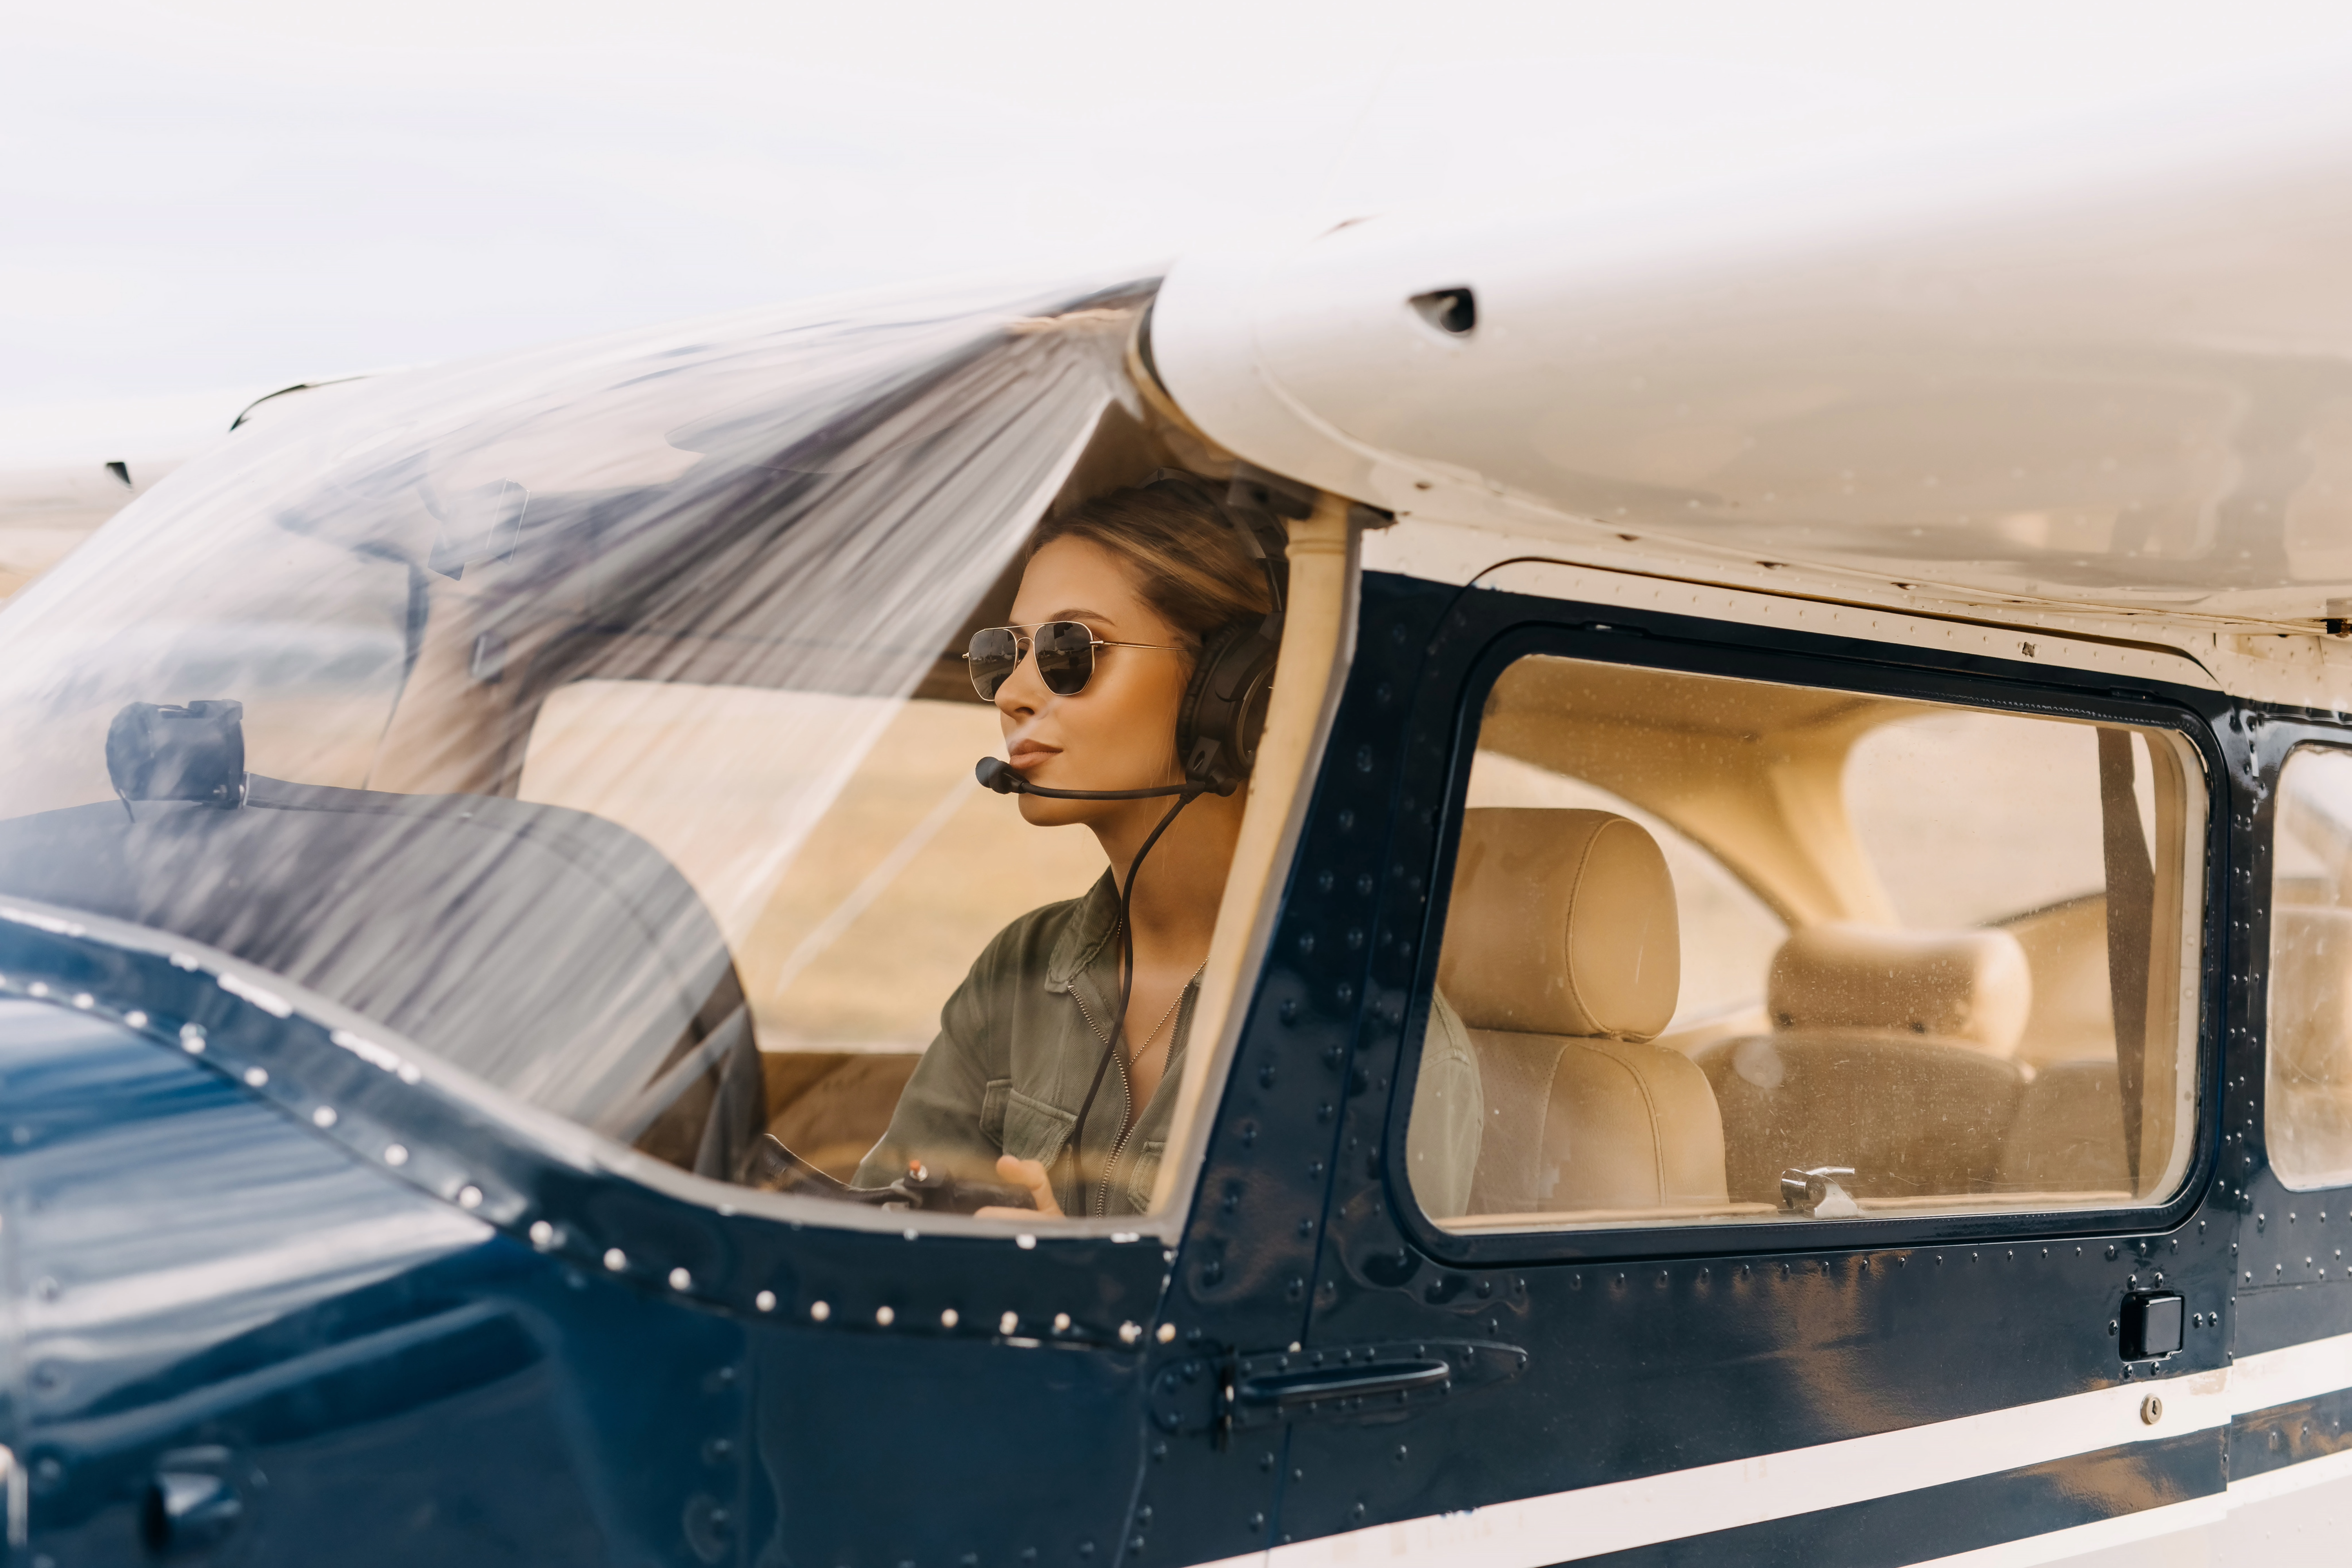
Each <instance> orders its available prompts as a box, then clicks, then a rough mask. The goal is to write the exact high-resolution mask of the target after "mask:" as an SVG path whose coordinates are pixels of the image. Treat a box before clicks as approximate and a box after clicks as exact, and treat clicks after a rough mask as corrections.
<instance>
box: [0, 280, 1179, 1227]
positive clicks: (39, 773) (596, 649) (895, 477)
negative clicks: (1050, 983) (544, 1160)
mask: <svg viewBox="0 0 2352 1568" xmlns="http://www.w3.org/2000/svg"><path fill="white" fill-rule="evenodd" d="M1149 297H1150V284H1149V283H1119V284H1113V285H1110V286H1108V287H1082V288H1069V289H1059V290H1033V291H1029V292H1026V293H1024V292H1022V291H1020V290H1013V289H1006V290H999V291H997V292H995V293H990V294H975V293H966V294H963V295H959V296H955V297H939V296H925V297H915V298H908V297H900V298H896V299H888V300H880V301H878V302H876V301H867V302H865V303H860V304H853V305H850V306H836V305H821V306H818V307H814V308H805V307H804V308H802V309H800V310H794V311H792V312H788V313H771V314H768V315H763V316H759V317H751V318H737V319H731V320H727V321H718V322H705V323H698V324H694V325H689V326H687V327H683V328H671V329H665V330H662V331H649V332H642V333H636V334H631V335H627V336H622V337H615V338H610V339H606V340H602V341H598V342H591V343H587V344H584V345H570V346H566V347H563V348H561V349H555V350H548V351H541V352H535V353H524V354H520V355H514V356H509V357H507V358H504V359H501V360H499V361H496V362H491V363H479V364H474V365H468V366H461V367H456V368H452V369H447V370H436V371H433V372H426V373H413V374H405V375H402V376H398V377H393V378H388V379H385V380H383V381H380V382H374V383H368V384H360V385H358V386H356V387H347V388H343V389H340V390H338V391H336V392H335V393H334V394H333V395H331V396H326V395H320V397H319V398H318V401H317V404H316V405H315V406H314V407H312V408H310V409H308V410H305V409H304V408H303V406H302V405H301V400H300V399H299V398H297V399H291V400H289V402H288V405H287V406H286V407H285V408H284V410H283V411H282V412H281V411H279V410H278V409H277V408H276V407H275V406H274V405H273V407H272V408H271V410H270V412H269V416H268V418H265V419H263V420H260V421H258V422H257V424H256V426H255V427H254V428H253V429H251V430H250V431H245V432H240V433H239V434H237V435H236V436H235V437H232V438H231V439H230V440H229V441H227V442H226V443H225V444H224V445H223V446H222V447H220V448H219V449H217V450H216V451H215V452H214V453H213V454H211V455H210V456H208V457H207V458H205V459H203V460H201V461H199V462H198V463H196V464H194V465H192V466H191V467H190V468H188V469H186V470H184V472H183V473H181V474H180V475H179V476H177V477H176V478H175V479H173V481H172V482H171V483H170V484H169V485H168V486H166V487H164V488H163V489H160V490H158V491H157V492H156V493H155V494H154V495H153V496H152V498H150V499H148V500H143V501H142V502H141V503H140V504H139V505H137V506H135V507H133V508H131V510H128V511H126V512H125V513H124V514H123V515H122V516H121V518H120V519H118V520H117V521H114V522H113V523H111V524H110V525H109V526H108V527H107V528H106V529H105V530H104V531H102V532H101V533H100V535H99V536H98V537H97V538H95V539H94V540H93V541H92V542H90V543H89V545H88V546H87V547H86V548H85V549H83V550H82V551H81V552H79V553H78V554H77V555H76V556H75V557H74V558H73V559H72V560H71V561H70V562H69V563H68V564H67V565H66V566H65V567H63V568H62V569H61V570H59V571H58V573H56V574H54V575H53V576H51V577H50V578H48V579H47V580H46V581H45V582H43V583H42V584H39V585H38V587H37V589H35V590H34V591H31V592H28V593H27V594H26V595H23V596H22V597H21V598H20V599H19V600H18V601H16V603H14V604H12V605H10V606H9V608H8V610H7V612H6V614H5V616H0V725H5V733H6V735H7V744H6V746H5V748H0V891H6V892H12V893H15V894H17V895H19V896H24V897H28V898H35V899H40V900H47V901H49V902H53V903H57V904H62V905H68V906H72V907H75V908H78V909H82V910H90V911H93V912H96V913H100V914H103V915H108V916H112V917H116V918H120V919H125V920H129V921H135V922H137V923H139V924H142V925H144V926H149V927H152V928H157V929H160V930H163V931H169V932H172V933H174V934H177V935H181V936H184V937H187V938H191V939H194V940H195V941H197V942H205V943H207V944H210V945H211V946H214V947H215V948H219V949H223V950H226V952H230V953H233V954H235V955H236V956H238V957H240V958H242V959H245V960H247V961H248V962H250V963H255V964H258V965H260V966H262V967H264V968H266V969H268V970H270V971H272V972H274V973H278V974H281V975H284V976H286V977H288V978H289V979H291V980H293V981H295V982H297V983H299V984H301V985H304V986H307V987H310V989H312V990H314V991H316V992H319V993H321V994H325V995H326V996H328V997H330V998H331V999H333V1000H334V1001H336V1002H338V1003H341V1004H342V1005H346V1006H349V1007H351V1008H353V1009H356V1010H357V1011H359V1012H360V1013H362V1014H364V1015H366V1016H369V1017H371V1018H373V1019H376V1020H379V1021H381V1022H382V1023H383V1024H384V1025H385V1026H388V1027H389V1028H391V1029H393V1030H396V1031H398V1032H399V1033H401V1034H403V1035H405V1036H406V1037H409V1038H411V1039H413V1040H414V1041H415V1042H417V1043H418V1044H419V1045H421V1046H423V1047H425V1048H426V1049H427V1050H429V1051H432V1052H434V1053H436V1055H438V1056H439V1057H441V1058H443V1059H445V1060H446V1061H448V1062H451V1063H453V1064H455V1065H457V1067H460V1068H464V1069H466V1070H467V1072H469V1073H471V1074H473V1075H475V1076H476V1077H477V1078H478V1079H483V1080H487V1081H488V1082H489V1083H491V1084H493V1085H496V1086H498V1087H499V1088H501V1089H505V1090H507V1091H509V1092H510V1093H513V1094H516V1095H519V1096H520V1097H522V1098H524V1099H526V1100H530V1101H531V1102H533V1103H535V1104H537V1105H539V1106H541V1107H543V1108H545V1109H547V1110H552V1111H555V1112H558V1113H560V1114H562V1115H563V1116H566V1117H569V1118H571V1119H572V1120H575V1121H579V1122H582V1123H583V1124H585V1125H587V1126H589V1127H592V1128H594V1129H596V1130H597V1131H601V1132H604V1133H605V1134H607V1135H609V1136H611V1137H613V1138H614V1139H616V1140H619V1141H621V1142H626V1143H630V1144H633V1145H635V1146H636V1147H637V1148H639V1149H641V1150H643V1151H646V1152H649V1153H652V1154H655V1155H656V1156H658V1157H660V1158H662V1159H665V1160H667V1161H669V1162H671V1163H675V1164H677V1165H678V1166H680V1167H682V1168H685V1169H688V1170H692V1171H695V1172H698V1173H702V1174H705V1175H709V1176H716V1177H719V1178H721V1179H728V1180H737V1181H753V1182H756V1183H758V1184H761V1185H766V1186H770V1187H774V1188H778V1189H780V1190H810V1191H833V1190H834V1189H832V1188H831V1187H830V1186H829V1183H830V1182H833V1181H847V1180H851V1179H853V1178H854V1177H855V1176H856V1172H857V1170H858V1166H859V1163H860V1161H861V1159H862V1158H863V1156H864V1155H865V1154H866V1151H867V1150H868V1149H869V1148H870V1147H871V1146H872V1145H873V1144H874V1142H875V1141H876V1138H877V1135H878V1134H879V1133H880V1131H882V1128H883V1127H884V1125H885V1124H886V1123H887V1121H888V1119H889V1117H890V1114H891V1111H892V1108H893V1106H894V1105H895V1104H896V1102H897V1100H898V1095H899V1092H900V1090H901V1089H902V1087H903V1086H904V1084H905V1083H906V1081H907V1079H908V1075H909V1073H910V1072H911V1070H912V1068H913V1067H914V1065H915V1063H916V1061H917V1060H918V1059H919V1055H920V1053H921V1052H922V1051H923V1050H924V1049H925V1047H926V1046H927V1045H928V1044H929V1042H930V1040H931V1039H932V1037H933V1036H934V1034H935V1032H936V1031H937V1030H938V1028H939V1026H940V1009H941V1006H942V1004H943V1003H944V1002H945V1000H946V999H947V997H948V996H949V995H950V993H952V992H953V991H954V990H955V988H956V987H957V985H958V984H959V983H960V982H961V981H962V979H963V978H964V976H965V973H966V972H967V970H968V968H969V966H970V965H971V963H972V962H973V959H974V957H975V956H976V955H977V954H978V953H979V952H980V951H981V950H982V947H983V946H984V945H985V943H986V942H988V940H989V938H990V937H991V936H992V935H993V934H994V933H995V932H996V931H998V930H1000V929H1001V928H1003V926H1004V925H1005V924H1006V923H1007V922H1008V921H1011V920H1013V919H1014V918H1015V917H1017V916H1019V915H1021V914H1022V913H1023V912H1024V911H1026V910H1034V909H1036V908H1037V907H1039V906H1041V905H1045V904H1048V903H1052V902H1054V901H1055V900H1071V899H1075V898H1077V897H1079V896H1081V895H1084V894H1086V893H1087V890H1088V889H1089V887H1090V886H1092V885H1093V884H1094V883H1095V882H1096V880H1097V879H1098V877H1099V876H1100V874H1101V871H1102V869H1103V867H1102V861H1101V857H1100V855H1099V853H1098V852H1097V850H1096V848H1095V847H1094V841H1093V838H1092V837H1091V836H1090V835H1087V834H1085V833H1083V832H1082V831H1080V830H1078V829H1075V828H1071V829H1062V830H1058V831H1052V830H1041V829H1034V828H1030V827H1028V826H1025V825H1024V824H1023V823H1022V822H1021V821H1020V818H1019V816H1018V813H1017V811H1016V809H1015V804H1014V803H1013V801H1011V800H1008V799H1004V798H1002V797H999V796H995V795H988V794H986V793H985V792H983V791H982V790H980V789H979V788H977V787H976V786H975V785H974V784H973V782H972V774H971V769H972V765H973V763H974V761H975V760H976V759H977V758H980V757H982V756H985V755H989V754H991V753H992V752H1000V751H1001V748H1002V740H1001V737H1000V734H999V729H998V722H997V716H996V713H995V711H994V710H993V709H992V708H991V707H989V706H987V705H986V704H983V703H982V702H980V701H979V700H977V699H976V697H975V696H974V694H973V692H972V690H971V684H970V682H969V680H968V679H967V678H966V675H965V671H964V668H963V664H962V661H961V659H960V658H957V657H955V655H956V654H957V652H958V650H960V649H961V647H963V645H964V641H965V639H966V638H967V637H969V636H970V633H971V629H972V628H973V627H975V626H982V625H990V624H995V623H996V622H999V621H1002V620H1003V618H1004V610H1005V605H1006V604H1007V602H1009V599H1010V596H1011V594H1012V592H1013V582H1014V580H1015V577H1016V575H1017V568H1018V565H1019V563H1020V560H1021V559H1022V556H1023V553H1024V551H1023V547H1024V541H1025V540H1026V538H1027V536H1028V535H1029V533H1030V531H1032V529H1033V528H1034V526H1035V525H1036V523H1037V522H1038V521H1040V519H1041V518H1042V517H1043V516H1045V514H1046V513H1047V511H1048V510H1049V509H1051V508H1054V507H1056V506H1057V505H1061V504H1066V503H1067V501H1068V500H1070V499H1071V498H1072V497H1074V496H1079V495H1082V494H1083V493H1086V492H1087V491H1088V490H1089V489H1095V490H1099V489H1102V488H1106V487H1108V486H1109V485H1114V484H1119V483H1129V482H1133V481H1134V480H1135V479H1138V478H1139V477H1140V476H1141V475H1143V474H1145V473H1148V472H1149V471H1150V468H1152V467H1153V466H1154V465H1155V464H1157V463H1160V462H1163V461H1165V460H1166V455H1165V454H1164V453H1161V452H1160V451H1157V450H1156V449H1155V448H1154V446H1153V441H1152V438H1151V437H1150V436H1149V435H1148V434H1147V432H1146V430H1145V427H1144V426H1143V425H1142V424H1141V423H1139V410H1138V409H1137V408H1136V407H1135V405H1133V403H1132V398H1133V393H1132V388H1131V387H1130V386H1129V384H1128V383H1127V381H1126V380H1125V377H1124V374H1123V371H1122V368H1121V367H1122V364H1123V356H1124V353H1125V351H1126V346H1127V343H1128V342H1129V338H1130V337H1131V335H1132V332H1133V329H1134V325H1135V319H1136V315H1137V312H1139V310H1141V308H1142V306H1143V305H1144V303H1145V302H1146V301H1147V300H1148V299H1149ZM763 1134H772V1135H773V1136H774V1142H770V1140H769V1139H768V1138H767V1137H763ZM785 1149H788V1150H789V1151H790V1153H789V1155H784V1154H782V1153H780V1152H779V1151H781V1150H785ZM868 1184H869V1185H870V1182H869V1183H868ZM930 1195H931V1196H932V1197H933V1198H935V1199H936V1198H937V1197H938V1194H930ZM950 1206H960V1207H966V1208H968V1207H970V1206H971V1204H970V1203H969V1202H961V1203H956V1204H952V1205H950Z"/></svg>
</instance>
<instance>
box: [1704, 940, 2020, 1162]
mask: <svg viewBox="0 0 2352 1568" xmlns="http://www.w3.org/2000/svg"><path fill="white" fill-rule="evenodd" d="M2031 1003H2032V976H2031V973H2030V972H2029V970H2028V968H2027V966H2026V962H2025V954H2024V952H2023V951H2022V950H2021V948H2020V947H2019V946H2018V944H2017V941H2016V939H2015V938H2013V937H2011V936H2010V935H2009V934H2008V933H2007V932H2006V931H1953V932H1948V933H1947V932H1938V933H1925V932H1916V931H1882V930H1875V929H1872V928H1868V927H1863V926H1853V925H1841V924H1825V925H1819V926H1812V927H1809V928H1807V929H1806V930H1803V931H1798V932H1795V933H1794V934H1792V935H1791V936H1790V938H1789V940H1788V941H1787V942H1784V943H1782V944H1781V948H1780V952H1778V953H1777V954H1775V955H1774V957H1773V960H1772V969H1771V973H1770V975H1769V979H1768V981H1767V984H1766V995H1765V1006H1766V1011H1767V1012H1768V1013H1769V1015H1770V1016H1771V1018H1772V1023H1773V1031H1772V1033H1771V1034H1769V1035H1758V1036H1751V1037H1748V1038H1746V1039H1740V1040H1726V1041H1722V1042H1720V1043H1718V1044H1717V1045H1714V1046H1710V1047H1706V1049H1705V1050H1702V1051H1700V1052H1699V1053H1698V1054H1697V1056H1696V1058H1695V1059H1696V1062H1697V1064H1698V1066H1699V1067H1700V1068H1701V1069H1702V1070H1704V1072H1705V1073H1706V1078H1707V1080H1708V1082H1709V1083H1710V1084H1712V1085H1713V1086H1714V1089H1715V1095H1716V1100H1717V1105H1718V1106H1719V1107H1720V1108H1721V1110H1722V1115H1723V1126H1724V1143H1725V1166H1726V1174H1727V1178H1728V1182H1729V1185H1730V1190H1731V1195H1732V1196H1733V1197H1734V1198H1736V1199H1740V1200H1743V1201H1747V1202H1753V1203H1772V1202H1776V1201H1777V1200H1778V1198H1779V1195H1780V1175H1781V1173H1782V1172H1784V1171H1789V1170H1803V1169H1812V1168H1816V1167H1820V1166H1823V1165H1834V1166H1847V1167H1851V1168H1852V1169H1853V1173H1854V1174H1853V1177H1852V1178H1851V1179H1843V1178H1842V1179H1841V1181H1842V1184H1843V1187H1844V1189H1845V1191H1846V1192H1848V1193H1849V1194H1852V1195H1853V1196H1855V1197H1863V1198H1870V1197H1877V1198H1905V1197H1924V1196H1932V1195H1936V1194H1966V1193H1975V1192H1986V1191H1989V1190H1990V1189H1991V1187H1992V1184H1993V1182H1994V1179H1995V1174H1996V1168H1997V1166H1998V1165H1999V1163H2000V1157H2001V1152H2002V1148H2003V1144H2004V1142H2005V1140H2006V1139H2007V1137H2008V1134H2009V1130H2010V1126H2011V1121H2013V1119H2014V1118H2015V1116H2016V1113H2017V1105H2018V1097H2019V1094H2020V1092H2021V1089H2022V1088H2023V1084H2024V1079H2025V1074H2024V1072H2023V1071H2022V1070H2021V1068H2018V1067H2017V1066H2016V1064H2014V1063H2013V1062H2011V1060H2010V1059H2009V1058H2010V1056H2011V1053H2012V1052H2013V1051H2014V1050H2015V1049H2016V1048H2017V1042H2018V1039H2019V1037H2020V1036H2021V1034H2022V1032H2023V1030H2024V1026H2025V1017H2026V1014H2027V1012H2028V1010H2029V1007H2030V1005H2031Z"/></svg>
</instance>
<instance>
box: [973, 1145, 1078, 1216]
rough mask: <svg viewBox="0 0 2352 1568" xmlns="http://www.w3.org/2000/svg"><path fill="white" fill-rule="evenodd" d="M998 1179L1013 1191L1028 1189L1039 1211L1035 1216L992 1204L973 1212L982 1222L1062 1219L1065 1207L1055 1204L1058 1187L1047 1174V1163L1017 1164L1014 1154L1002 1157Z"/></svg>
mask: <svg viewBox="0 0 2352 1568" xmlns="http://www.w3.org/2000/svg"><path fill="white" fill-rule="evenodd" d="M996 1179H997V1180H998V1181H1000V1182H1003V1184H1005V1185H1007V1186H1010V1187H1026V1188H1028V1189H1029V1196H1030V1197H1031V1198H1032V1199H1033V1200H1034V1202H1035V1203H1036V1205H1037V1207H1036V1209H1035V1211H1034V1213H1033V1212H1032V1211H1031V1210H1028V1209H1016V1208H1010V1207H1007V1206H1006V1205H1003V1204H990V1205H988V1206H987V1207H985V1208H982V1209H976V1210H974V1211H973V1212H974V1213H975V1214H976V1215H978V1216H979V1217H980V1218H982V1219H1034V1218H1036V1217H1037V1215H1048V1216H1050V1217H1052V1218H1055V1219H1060V1218H1061V1217H1062V1205H1060V1204H1057V1203H1055V1201H1054V1184H1053V1181H1052V1179H1051V1178H1049V1177H1048V1176H1047V1175H1046V1174H1045V1163H1044V1162H1042V1161H1038V1160H1016V1159H1014V1158H1013V1156H1012V1155H1010V1154H1000V1155H998V1156H997V1160H996Z"/></svg>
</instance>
